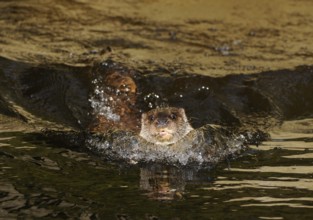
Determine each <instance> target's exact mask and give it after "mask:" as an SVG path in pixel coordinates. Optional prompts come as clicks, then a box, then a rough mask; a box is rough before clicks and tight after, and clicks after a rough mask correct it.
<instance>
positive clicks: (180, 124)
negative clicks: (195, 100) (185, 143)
mask: <svg viewBox="0 0 313 220" xmlns="http://www.w3.org/2000/svg"><path fill="white" fill-rule="evenodd" d="M192 130H193V128H192V127H191V125H190V124H189V122H188V120H187V117H186V114H185V110H184V109H183V108H174V107H167V108H156V109H153V110H150V111H149V112H146V113H143V114H142V117H141V131H140V136H141V137H142V138H144V139H145V140H146V141H148V142H150V143H154V144H158V145H169V144H174V143H176V142H177V141H179V140H180V139H182V138H183V137H185V136H186V135H187V134H188V133H189V132H190V131H192Z"/></svg>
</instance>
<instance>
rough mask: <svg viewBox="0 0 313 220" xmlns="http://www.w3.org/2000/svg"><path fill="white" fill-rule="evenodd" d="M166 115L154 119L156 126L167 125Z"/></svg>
mask: <svg viewBox="0 0 313 220" xmlns="http://www.w3.org/2000/svg"><path fill="white" fill-rule="evenodd" d="M168 122H169V120H168V117H166V116H158V119H157V120H156V126H157V128H162V127H166V126H167V125H168Z"/></svg>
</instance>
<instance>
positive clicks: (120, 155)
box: [86, 125, 246, 166]
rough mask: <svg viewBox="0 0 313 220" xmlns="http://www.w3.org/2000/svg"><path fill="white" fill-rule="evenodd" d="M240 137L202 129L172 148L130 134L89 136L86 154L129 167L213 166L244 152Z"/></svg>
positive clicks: (224, 132)
mask: <svg viewBox="0 0 313 220" xmlns="http://www.w3.org/2000/svg"><path fill="white" fill-rule="evenodd" d="M245 142H246V139H245V137H244V136H243V135H237V136H236V135H232V134H230V132H229V131H226V130H225V129H222V128H219V127H214V126H210V125H207V126H204V127H202V128H200V129H197V130H193V131H191V132H190V133H189V134H188V135H187V136H186V137H185V138H183V139H182V140H180V141H179V142H177V143H175V144H172V145H166V146H162V145H156V144H152V143H149V142H147V141H145V140H144V139H142V138H141V137H139V136H137V135H135V134H133V133H131V132H124V131H121V132H114V133H111V134H110V135H101V136H100V135H89V136H88V137H87V139H86V146H87V148H88V149H89V150H91V151H93V152H95V153H97V154H99V155H101V156H104V157H105V158H107V159H111V160H112V159H113V160H121V159H122V160H126V161H128V162H130V163H138V162H160V163H167V164H178V165H183V166H185V165H189V164H198V165H202V164H216V163H218V162H219V161H221V160H224V159H227V158H229V157H234V156H237V155H239V153H241V152H242V151H243V150H244V149H246V145H245Z"/></svg>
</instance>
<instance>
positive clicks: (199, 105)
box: [0, 0, 313, 219]
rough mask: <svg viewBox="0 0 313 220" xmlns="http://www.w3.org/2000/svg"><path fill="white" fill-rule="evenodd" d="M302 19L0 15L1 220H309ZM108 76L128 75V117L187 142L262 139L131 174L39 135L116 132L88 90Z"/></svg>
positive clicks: (160, 5) (214, 7)
mask: <svg viewBox="0 0 313 220" xmlns="http://www.w3.org/2000/svg"><path fill="white" fill-rule="evenodd" d="M312 7H313V6H312V4H311V2H310V1H293V0H288V1H280V0H275V1H266V2H264V1H262V2H261V1H259V2H253V3H250V2H247V1H244V0H240V1H236V2H228V1H219V2H215V1H214V2H213V1H201V0H200V1H184V2H180V1H179V2H176V1H162V2H151V1H146V0H143V1H136V2H135V1H114V2H109V1H93V3H92V4H91V3H90V2H89V1H74V0H67V1H56V2H54V3H53V4H52V3H47V2H46V1H36V3H35V2H34V1H32V0H27V1H3V2H0V25H1V30H0V36H1V37H0V45H1V46H0V56H1V58H0V113H1V114H0V176H1V178H0V218H3V219H36V218H44V219H67V218H73V219H311V218H312V215H313V211H312V207H313V204H312V202H313V193H312V190H313V189H312V185H313V184H312V181H313V176H312V175H313V169H312V163H313V155H312V149H313V145H312V140H313V135H312V125H313V120H312V112H313V101H312V94H313V93H312V92H313V91H312V90H313V67H312V66H311V65H312V61H313V59H312V57H313V56H312V53H311V52H310V51H312V50H313V47H312V46H313V45H312V41H311V39H312V35H313V31H312V27H311V24H312V20H313V17H312V13H311V11H312ZM186 11H188V13H186ZM104 64H106V65H104ZM111 65H112V66H113V67H112V68H113V69H114V68H117V69H119V70H120V71H129V70H130V71H132V74H133V76H135V77H134V79H135V82H136V84H137V85H138V97H137V101H136V103H135V104H134V107H136V108H137V109H138V112H137V113H138V114H140V113H141V112H143V111H147V110H149V109H151V108H154V107H156V106H159V105H162V104H164V103H165V104H168V105H171V106H177V107H183V108H184V109H185V110H186V113H187V116H188V118H189V119H190V122H191V124H192V126H193V127H195V128H196V129H200V128H201V127H202V126H204V125H206V124H219V125H222V126H223V127H225V128H226V127H232V128H235V129H237V131H238V132H251V133H253V132H257V131H258V130H261V131H263V132H266V133H269V134H270V137H271V138H270V139H269V140H267V141H264V142H262V143H261V144H259V145H258V146H255V145H250V146H249V150H247V151H245V152H244V153H242V154H241V155H239V157H235V158H229V159H228V160H227V159H224V158H222V159H221V160H219V161H218V163H207V164H205V166H198V165H199V163H196V164H194V163H193V164H185V161H186V160H185V159H186V155H185V154H183V155H179V154H177V153H176V154H175V152H174V153H173V152H172V153H173V154H175V155H174V157H170V158H174V159H175V160H176V159H177V158H178V159H182V160H181V161H180V163H178V164H177V163H174V161H171V160H168V161H166V162H167V163H162V161H163V162H164V160H166V159H170V158H166V157H164V158H162V157H161V158H158V159H161V160H157V161H156V160H155V159H156V158H157V157H156V156H158V155H157V153H158V151H157V152H154V153H155V154H153V153H152V155H150V156H151V157H150V159H151V158H152V160H147V161H139V162H138V163H133V161H128V160H125V159H124V160H118V159H116V158H112V157H111V156H112V155H103V154H101V152H100V154H99V152H97V151H95V150H90V149H86V148H84V147H83V146H81V145H79V144H78V145H71V144H68V142H66V140H68V139H66V140H65V141H64V140H61V141H58V140H55V139H50V138H47V137H45V136H43V135H42V132H41V129H50V130H54V131H55V132H61V133H62V134H70V132H71V131H73V130H74V131H75V132H76V131H81V130H84V129H86V128H87V126H88V123H89V122H90V120H91V118H92V117H93V115H94V114H102V115H105V116H112V117H113V119H116V120H119V118H118V117H119V115H115V114H114V108H113V106H114V103H110V104H109V105H108V104H107V103H108V102H104V101H105V100H109V99H110V97H106V96H104V93H103V91H105V89H106V88H101V84H98V83H99V81H97V80H101V77H100V76H101V74H102V73H103V72H105V70H106V69H105V68H108V67H110V66H111ZM97 86H98V88H97ZM99 86H100V87H99ZM103 89H104V90H103ZM116 95H122V96H123V93H118V94H116ZM126 98H127V96H126ZM130 103H132V100H130ZM66 137H67V138H69V139H70V140H71V141H72V140H73V139H71V137H70V135H67V136H66ZM123 137H124V138H126V139H127V137H128V136H127V135H126V136H123ZM74 140H80V139H74ZM111 140H112V139H111ZM114 140H119V139H118V138H117V139H113V141H114ZM228 140H233V139H232V138H229V139H228ZM90 141H91V145H89V147H93V146H97V143H94V142H93V141H96V139H90ZM101 143H102V142H101ZM117 143H119V142H117ZM115 146H117V147H118V146H120V145H119V144H116V145H115ZM128 150H129V149H127V150H126V152H127V151H128ZM163 151H164V149H163ZM160 152H161V153H162V154H160V155H161V156H166V155H167V154H166V153H169V152H168V151H164V152H162V151H160ZM175 156H176V157H177V158H175ZM142 158H145V157H143V156H142ZM119 159H120V158H119ZM172 162H173V163H172ZM176 162H177V161H176ZM198 162H199V161H198ZM184 164H185V165H184ZM182 165H184V166H182Z"/></svg>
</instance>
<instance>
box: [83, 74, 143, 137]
mask: <svg viewBox="0 0 313 220" xmlns="http://www.w3.org/2000/svg"><path fill="white" fill-rule="evenodd" d="M93 71H94V72H95V76H94V78H95V79H97V84H96V85H95V87H98V88H99V89H100V90H102V93H103V97H101V98H99V99H100V100H101V99H103V98H104V97H105V99H106V100H105V101H103V100H102V102H106V107H108V108H110V111H111V114H112V115H115V116H117V118H110V117H108V115H105V114H101V113H100V114H99V112H93V117H92V121H91V123H90V124H89V126H88V128H87V130H88V131H91V132H96V133H107V132H108V131H112V130H128V131H133V132H136V133H139V130H140V112H139V110H138V107H137V106H136V99H137V85H136V82H135V80H134V78H135V73H134V72H131V71H129V70H124V69H123V70H118V69H117V70H116V69H110V68H109V69H106V70H98V69H96V70H93ZM100 100H98V101H99V102H100Z"/></svg>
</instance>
